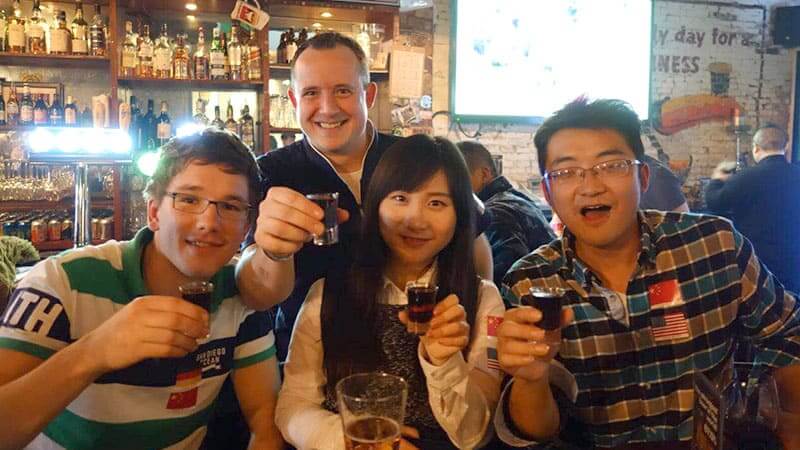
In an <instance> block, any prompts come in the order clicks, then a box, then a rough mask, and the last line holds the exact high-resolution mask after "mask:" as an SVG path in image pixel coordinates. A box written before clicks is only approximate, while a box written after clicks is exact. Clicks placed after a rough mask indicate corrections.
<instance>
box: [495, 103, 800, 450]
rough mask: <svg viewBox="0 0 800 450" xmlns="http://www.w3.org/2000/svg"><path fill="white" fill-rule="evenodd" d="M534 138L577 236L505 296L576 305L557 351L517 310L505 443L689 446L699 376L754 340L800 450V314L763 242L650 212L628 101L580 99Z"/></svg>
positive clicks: (564, 322) (570, 232) (530, 266)
mask: <svg viewBox="0 0 800 450" xmlns="http://www.w3.org/2000/svg"><path fill="white" fill-rule="evenodd" d="M534 142H535V144H536V148H537V151H538V157H539V168H540V171H541V173H542V175H543V176H544V183H543V189H544V194H545V196H546V198H547V201H548V202H549V203H550V205H551V206H552V207H553V210H554V211H555V212H556V213H557V214H558V216H559V217H560V218H561V220H562V221H563V222H564V225H565V232H564V236H563V238H562V239H559V240H557V241H554V242H553V243H551V244H550V245H548V246H545V247H541V248H539V249H538V250H536V251H534V252H533V253H531V254H530V255H528V256H526V257H525V258H523V259H522V260H520V261H518V262H517V263H516V264H515V265H514V266H512V268H511V270H510V271H509V273H508V274H507V275H506V277H505V279H504V286H503V290H504V295H506V297H507V300H508V301H509V303H512V304H519V303H520V300H521V299H522V298H523V297H525V296H528V295H530V294H529V289H530V288H531V287H534V286H537V287H557V288H563V289H564V290H565V292H566V294H565V295H564V297H563V298H562V300H561V301H562V302H563V303H562V305H563V306H564V309H563V311H562V317H561V328H560V338H558V337H556V338H555V342H557V344H554V343H553V342H554V341H553V336H552V334H553V332H549V333H548V336H547V337H545V334H544V331H543V330H542V329H540V328H538V327H537V323H538V321H539V320H540V319H541V313H540V311H538V310H536V309H533V308H531V307H525V306H523V307H519V308H515V309H512V310H509V311H508V312H506V315H505V320H504V322H503V324H502V325H501V326H500V328H499V330H498V354H499V360H500V363H501V365H502V367H503V368H504V369H505V370H506V371H507V372H508V373H509V374H511V375H513V376H514V378H513V382H512V383H511V384H510V385H509V387H507V388H506V390H505V392H504V393H503V398H502V405H503V406H502V407H500V408H498V414H497V415H496V417H495V425H496V427H497V430H498V434H499V435H500V437H501V438H502V439H503V440H504V441H506V442H508V443H509V444H512V445H516V446H524V445H529V444H531V443H532V442H545V441H551V440H556V439H559V438H561V439H565V440H571V441H572V443H574V444H577V445H578V446H580V447H581V448H584V447H585V448H588V447H617V446H622V445H626V444H635V443H640V444H645V443H646V444H645V445H654V444H655V443H657V442H673V441H688V440H689V439H690V438H691V433H692V408H693V405H694V393H693V384H692V382H693V375H694V374H695V372H708V371H713V370H714V369H718V368H719V367H720V366H721V365H723V364H725V363H726V361H728V360H729V359H730V356H731V354H732V353H733V352H734V351H735V349H736V346H737V345H740V344H744V343H748V344H751V345H753V347H754V348H755V363H756V364H757V365H759V366H760V367H762V368H768V369H775V372H774V374H775V377H776V379H777V380H778V382H779V388H780V391H781V398H782V408H783V412H782V414H781V421H780V423H779V431H780V432H781V437H782V439H783V440H784V444H785V445H786V446H787V448H797V447H792V446H791V445H798V443H797V442H796V440H797V433H796V431H795V430H796V428H794V427H796V424H797V418H798V416H797V413H798V412H800V402H799V401H798V399H800V396H798V393H799V391H800V388H798V385H797V383H796V382H795V383H794V384H791V383H788V382H787V380H790V379H792V377H795V379H796V376H797V370H798V366H797V363H798V362H800V336H799V335H798V333H799V332H800V309H799V308H798V304H797V300H796V298H795V297H794V296H793V295H792V294H790V293H788V292H785V291H784V290H783V288H782V287H781V286H780V285H779V284H778V283H776V282H775V280H774V278H773V276H772V275H771V274H770V273H769V271H767V270H766V269H765V267H764V266H763V264H761V263H760V262H759V260H758V258H757V257H756V255H755V254H754V253H753V249H752V246H751V245H750V243H749V242H748V241H747V240H746V239H744V238H743V237H742V235H741V234H740V233H739V232H737V231H736V230H735V229H734V228H733V226H732V225H731V224H730V222H728V221H726V220H724V219H721V218H718V217H714V216H701V215H694V214H684V213H671V212H667V213H665V212H658V211H649V210H648V211H642V210H640V209H639V202H640V199H641V195H642V193H643V192H644V191H645V190H646V189H647V186H648V182H649V176H650V172H649V168H648V166H647V165H646V164H643V163H641V158H642V156H643V154H644V148H643V145H642V141H641V136H640V125H639V119H638V118H637V116H636V114H635V113H634V112H633V111H632V110H631V109H630V108H629V106H628V105H627V104H625V103H624V102H621V101H616V100H597V101H594V102H591V103H589V102H588V101H586V100H585V99H579V100H576V101H575V102H573V103H570V104H568V105H567V106H565V107H564V108H563V109H562V110H561V111H559V112H557V113H556V114H555V115H554V116H552V117H551V118H549V119H548V120H546V121H545V122H544V124H542V126H541V127H540V128H539V130H538V131H537V133H536V136H535V139H534ZM555 333H556V334H558V332H555ZM548 342H549V343H550V345H548ZM565 427H568V428H570V430H571V431H570V432H569V433H560V431H561V430H563V429H564V428H565Z"/></svg>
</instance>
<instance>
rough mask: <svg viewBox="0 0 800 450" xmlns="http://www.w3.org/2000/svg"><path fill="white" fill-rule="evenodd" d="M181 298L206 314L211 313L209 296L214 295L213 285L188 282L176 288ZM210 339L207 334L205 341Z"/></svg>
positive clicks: (207, 282) (202, 282)
mask: <svg viewBox="0 0 800 450" xmlns="http://www.w3.org/2000/svg"><path fill="white" fill-rule="evenodd" d="M178 290H179V291H180V292H181V297H182V298H183V299H184V300H186V301H187V302H189V303H192V304H194V305H197V306H199V307H201V308H203V309H205V310H206V311H207V312H211V296H212V294H213V293H214V283H211V282H209V281H190V282H188V283H184V284H182V285H180V286H178ZM209 337H211V333H210V332H209V334H208V335H206V339H208V338H209Z"/></svg>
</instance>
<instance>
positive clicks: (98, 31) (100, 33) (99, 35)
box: [89, 3, 106, 56]
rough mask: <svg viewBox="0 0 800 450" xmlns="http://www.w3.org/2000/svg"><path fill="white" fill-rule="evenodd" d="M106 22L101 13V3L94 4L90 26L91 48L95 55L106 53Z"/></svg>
mask: <svg viewBox="0 0 800 450" xmlns="http://www.w3.org/2000/svg"><path fill="white" fill-rule="evenodd" d="M105 28H106V24H105V21H104V20H103V15H102V14H101V13H100V3H96V4H95V5H94V17H92V24H91V25H90V26H89V47H90V48H89V50H90V51H91V53H92V55H94V56H105V55H106V32H105Z"/></svg>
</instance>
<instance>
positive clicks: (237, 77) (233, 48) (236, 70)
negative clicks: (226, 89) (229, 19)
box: [228, 22, 243, 81]
mask: <svg viewBox="0 0 800 450" xmlns="http://www.w3.org/2000/svg"><path fill="white" fill-rule="evenodd" d="M242 53H243V52H242V44H240V43H239V25H238V24H237V23H236V22H233V23H232V24H231V41H230V43H229V44H228V67H230V79H231V80H234V81H241V80H242V78H243V77H242Z"/></svg>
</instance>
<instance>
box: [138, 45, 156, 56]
mask: <svg viewBox="0 0 800 450" xmlns="http://www.w3.org/2000/svg"><path fill="white" fill-rule="evenodd" d="M152 57H153V47H150V46H148V45H142V46H140V47H139V58H152Z"/></svg>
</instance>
